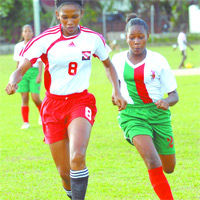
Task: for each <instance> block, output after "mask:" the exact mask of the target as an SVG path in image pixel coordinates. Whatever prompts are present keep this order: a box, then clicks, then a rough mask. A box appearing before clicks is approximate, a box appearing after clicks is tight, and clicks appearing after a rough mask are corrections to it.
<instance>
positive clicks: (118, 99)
mask: <svg viewBox="0 0 200 200" xmlns="http://www.w3.org/2000/svg"><path fill="white" fill-rule="evenodd" d="M103 64H104V67H105V70H106V75H107V77H108V79H109V80H110V82H111V84H112V86H113V94H112V102H114V103H113V104H114V105H117V106H118V108H119V109H118V110H119V111H121V110H123V109H125V108H126V105H127V102H126V101H125V100H124V99H123V97H122V96H121V92H120V90H119V81H118V77H117V73H116V70H115V68H114V66H113V64H112V62H111V61H110V59H109V58H108V59H106V60H104V61H103Z"/></svg>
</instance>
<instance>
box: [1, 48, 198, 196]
mask: <svg viewBox="0 0 200 200" xmlns="http://www.w3.org/2000/svg"><path fill="white" fill-rule="evenodd" d="M150 49H153V50H156V51H158V52H160V53H161V54H163V55H164V56H166V58H167V59H168V60H169V63H170V65H171V66H172V68H173V69H176V68H177V66H178V64H179V62H180V59H181V56H180V52H179V51H178V49H177V50H176V51H175V52H174V51H173V49H172V47H167V46H166V47H150ZM194 49H195V51H194V52H190V50H188V60H187V61H188V62H191V63H193V65H194V66H195V67H197V66H200V47H198V45H194ZM190 53H192V54H190ZM15 66H16V63H15V62H14V61H13V60H12V55H5V56H0V91H1V92H0V119H1V120H0V150H1V152H0V199H1V200H64V199H67V197H66V194H65V192H64V191H63V189H62V186H61V180H60V177H59V175H58V172H57V170H56V167H55V165H54V163H53V160H52V158H51V155H50V151H49V147H48V145H46V144H44V143H43V132H42V128H41V126H39V125H38V123H37V122H38V110H37V108H36V107H35V106H34V105H33V102H32V101H30V124H31V128H30V129H28V130H21V129H20V127H21V125H22V119H21V113H20V107H21V97H20V95H19V94H15V95H12V96H8V95H6V93H5V92H4V89H5V87H6V85H7V82H8V79H9V76H10V74H11V73H12V71H13V70H14V69H15ZM176 78H177V83H178V89H177V91H178V93H179V98H180V100H179V102H178V104H177V105H175V106H174V107H171V112H172V126H173V130H174V138H175V147H176V157H177V164H176V168H175V171H174V173H173V174H170V175H168V174H167V175H166V177H167V179H168V181H169V183H170V185H171V189H172V192H173V195H174V199H175V200H199V199H200V192H199V190H200V172H199V171H200V167H199V166H200V120H199V118H200V114H199V113H200V98H199V97H200V76H199V75H195V76H184V77H181V76H178V77H176ZM89 92H91V93H93V94H94V95H95V97H96V100H97V109H98V113H97V116H96V122H95V124H94V127H93V129H92V134H91V138H90V143H89V146H88V150H87V167H88V169H89V173H90V178H89V183H88V190H87V194H86V200H156V199H158V198H157V196H156V195H155V193H154V191H153V189H152V187H151V184H150V181H149V178H148V173H147V169H146V167H145V165H144V163H143V161H142V159H141V158H140V156H139V154H138V153H137V151H136V149H135V148H134V147H133V146H131V145H129V144H128V143H127V142H126V141H125V140H124V138H123V133H122V131H121V130H120V128H119V126H118V123H117V107H114V106H113V105H112V103H111V85H110V83H109V81H108V80H107V78H106V75H105V71H104V67H103V66H102V64H101V63H100V62H99V61H98V60H97V59H93V68H92V75H91V79H90V88H89ZM44 93H45V92H44V87H42V91H41V97H42V98H43V97H44V95H45V94H44Z"/></svg>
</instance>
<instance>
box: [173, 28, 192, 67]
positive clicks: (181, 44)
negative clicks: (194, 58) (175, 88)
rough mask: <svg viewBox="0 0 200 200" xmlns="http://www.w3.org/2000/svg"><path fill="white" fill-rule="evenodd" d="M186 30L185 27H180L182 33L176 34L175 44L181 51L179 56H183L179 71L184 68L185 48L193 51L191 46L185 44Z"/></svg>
mask: <svg viewBox="0 0 200 200" xmlns="http://www.w3.org/2000/svg"><path fill="white" fill-rule="evenodd" d="M186 31H187V28H186V26H185V25H183V26H182V31H181V32H180V33H179V34H178V38H177V42H178V46H179V50H180V51H181V54H182V56H183V58H182V60H181V63H180V65H179V67H178V68H179V69H181V68H184V62H185V60H186V59H187V54H186V49H187V46H188V47H189V48H190V49H191V50H193V48H192V46H191V45H190V44H189V43H188V42H187V36H186Z"/></svg>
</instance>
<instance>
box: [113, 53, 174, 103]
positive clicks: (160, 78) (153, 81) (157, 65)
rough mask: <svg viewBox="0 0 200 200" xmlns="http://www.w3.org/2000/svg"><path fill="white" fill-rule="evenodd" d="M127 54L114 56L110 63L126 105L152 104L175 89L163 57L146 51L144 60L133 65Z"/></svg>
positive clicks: (171, 74)
mask: <svg viewBox="0 0 200 200" xmlns="http://www.w3.org/2000/svg"><path fill="white" fill-rule="evenodd" d="M127 53H128V51H123V52H121V53H118V54H115V55H114V56H113V58H112V62H113V64H114V66H115V68H116V71H117V74H118V77H119V80H120V82H121V86H120V88H121V93H122V96H123V97H124V98H125V99H126V100H127V103H128V104H136V105H140V104H147V103H153V102H156V101H157V100H160V99H163V95H164V92H165V93H169V92H172V91H174V90H175V89H176V88H177V84H176V80H175V77H174V74H173V72H172V70H171V68H170V66H169V64H168V62H167V60H166V59H165V58H164V57H163V56H161V55H160V54H158V53H156V52H153V51H150V50H147V55H146V58H145V59H144V60H143V61H142V62H140V63H138V64H136V65H134V64H133V63H131V62H130V60H129V59H128V57H127Z"/></svg>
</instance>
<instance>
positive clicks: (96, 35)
mask: <svg viewBox="0 0 200 200" xmlns="http://www.w3.org/2000/svg"><path fill="white" fill-rule="evenodd" d="M80 30H81V32H82V33H84V34H88V35H90V37H91V36H93V37H94V38H99V39H101V40H103V42H104V43H105V39H104V37H103V35H102V34H100V33H98V32H96V31H93V30H91V29H89V28H87V27H85V26H80Z"/></svg>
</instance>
